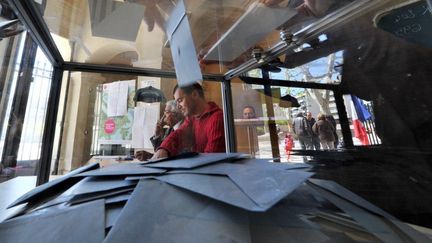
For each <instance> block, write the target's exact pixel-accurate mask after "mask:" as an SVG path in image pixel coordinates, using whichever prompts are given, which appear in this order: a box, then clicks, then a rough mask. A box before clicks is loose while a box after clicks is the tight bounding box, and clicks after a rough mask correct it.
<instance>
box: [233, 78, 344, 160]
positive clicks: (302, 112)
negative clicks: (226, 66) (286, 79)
mask: <svg viewBox="0 0 432 243" xmlns="http://www.w3.org/2000/svg"><path fill="white" fill-rule="evenodd" d="M232 89H233V96H234V97H237V98H238V100H239V101H240V102H235V104H234V107H233V108H234V117H235V120H234V121H235V128H236V143H237V150H238V151H240V152H245V153H248V154H251V155H253V156H254V157H256V158H276V159H278V160H280V161H282V162H291V163H301V162H307V160H308V159H309V158H306V157H302V156H293V155H291V152H292V151H293V150H329V149H331V150H335V149H338V148H340V147H342V146H343V143H342V141H343V140H342V132H341V126H340V125H339V116H338V111H337V108H336V104H335V99H334V96H333V92H332V91H330V90H321V89H306V88H298V87H282V86H271V87H269V90H270V96H269V95H266V92H268V91H266V90H265V87H264V86H263V85H251V84H246V83H242V82H241V81H239V80H237V82H235V83H233V84H232ZM309 113H310V114H309ZM318 116H322V118H323V119H322V120H324V121H325V122H324V121H323V122H318V121H319V119H318ZM299 117H301V119H300V121H302V122H303V123H301V125H295V123H296V122H297V123H298V122H299V121H297V120H299ZM316 122H318V124H317V125H321V123H324V125H323V126H322V127H323V128H321V129H320V127H318V126H315V127H314V125H315V123H316ZM296 128H297V130H296ZM300 129H301V130H300ZM320 135H321V136H320ZM320 137H321V139H320ZM330 142H331V143H332V145H331V146H330V147H329V146H328V144H329V143H330Z"/></svg>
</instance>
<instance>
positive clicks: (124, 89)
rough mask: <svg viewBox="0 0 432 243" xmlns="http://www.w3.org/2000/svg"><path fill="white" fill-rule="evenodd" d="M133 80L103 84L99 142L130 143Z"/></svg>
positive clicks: (133, 91)
mask: <svg viewBox="0 0 432 243" xmlns="http://www.w3.org/2000/svg"><path fill="white" fill-rule="evenodd" d="M134 96H135V80H126V81H117V82H112V83H107V84H104V85H103V87H102V99H101V104H100V109H101V110H100V120H99V144H131V142H132V124H133V120H134V106H135V103H134V100H133V98H134Z"/></svg>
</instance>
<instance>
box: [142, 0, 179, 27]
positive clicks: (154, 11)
mask: <svg viewBox="0 0 432 243" xmlns="http://www.w3.org/2000/svg"><path fill="white" fill-rule="evenodd" d="M134 2H136V3H139V4H143V5H145V10H144V22H145V23H146V24H147V31H149V32H151V31H152V30H153V28H154V25H155V23H156V24H157V25H158V26H159V27H160V28H161V29H162V30H165V19H164V17H163V14H162V13H161V11H164V12H165V13H167V14H168V13H170V11H171V9H172V8H173V7H174V4H173V3H172V2H171V1H169V0H135V1H134Z"/></svg>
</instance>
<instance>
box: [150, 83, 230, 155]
mask: <svg viewBox="0 0 432 243" xmlns="http://www.w3.org/2000/svg"><path fill="white" fill-rule="evenodd" d="M174 99H175V101H176V102H177V106H178V108H179V110H180V111H181V112H182V113H183V115H184V116H185V117H186V118H185V121H184V122H183V124H182V125H181V126H180V127H179V128H178V129H177V130H175V131H174V132H172V133H171V134H170V135H169V136H168V137H167V138H165V140H164V141H163V142H162V144H161V145H160V146H159V148H158V150H157V151H156V153H155V154H154V156H153V158H152V159H158V158H165V157H168V156H174V155H177V154H179V153H181V152H184V151H193V152H199V153H215V152H225V136H224V123H223V112H222V110H221V109H220V108H219V107H218V106H217V105H216V104H215V103H214V102H207V101H206V100H205V98H204V91H203V89H202V87H201V85H200V84H193V85H191V86H186V87H179V86H176V87H175V88H174Z"/></svg>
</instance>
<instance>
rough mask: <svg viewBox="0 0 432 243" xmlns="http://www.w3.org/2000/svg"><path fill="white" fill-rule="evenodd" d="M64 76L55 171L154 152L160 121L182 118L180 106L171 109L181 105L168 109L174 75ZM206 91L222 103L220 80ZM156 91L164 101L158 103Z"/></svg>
mask: <svg viewBox="0 0 432 243" xmlns="http://www.w3.org/2000/svg"><path fill="white" fill-rule="evenodd" d="M64 76H68V77H69V79H68V82H69V88H68V95H67V102H66V106H65V108H66V109H65V110H64V111H63V112H64V113H65V116H64V120H63V126H64V128H63V130H62V131H61V130H60V129H57V133H60V132H61V133H62V135H61V136H62V143H61V146H60V153H59V156H58V160H57V162H56V163H57V164H56V165H54V166H53V168H57V171H55V172H54V173H58V174H63V173H67V172H68V171H70V170H72V169H75V168H78V167H80V166H83V165H84V164H86V163H88V162H92V161H101V160H104V159H107V161H108V160H110V159H118V158H119V157H121V158H123V159H125V158H132V156H133V155H134V154H136V153H137V152H138V151H145V152H143V153H145V154H146V155H148V154H153V153H154V152H155V148H157V147H154V144H153V143H152V140H151V139H150V138H151V137H153V136H155V135H157V134H156V123H157V122H158V121H162V120H163V121H165V122H166V124H164V125H163V128H168V127H170V126H169V125H168V124H171V123H172V122H173V121H174V120H176V121H177V120H178V121H177V122H179V121H180V120H181V119H180V118H182V116H181V113H182V112H181V111H180V110H178V109H176V110H172V109H174V108H176V107H171V106H170V107H169V108H167V107H166V104H167V103H166V101H170V100H173V99H174V97H173V88H174V86H175V85H176V84H177V81H176V80H175V79H169V78H160V77H144V76H131V75H116V74H105V73H86V72H71V73H70V75H67V73H65V74H64ZM203 89H204V96H205V99H206V100H207V101H213V102H215V103H216V105H217V106H219V107H223V106H222V97H221V85H220V83H218V82H206V81H205V82H203ZM122 94H124V96H123V98H122ZM155 95H162V96H163V97H164V99H165V100H164V101H162V102H157V101H158V100H156V99H155ZM158 97H159V96H158ZM150 102H152V103H150ZM171 111H172V112H171ZM162 117H164V118H162ZM165 117H168V118H165ZM177 122H176V123H177ZM171 125H175V124H171ZM187 139H188V138H185V140H187ZM158 146H159V145H158ZM53 156H54V157H56V154H53Z"/></svg>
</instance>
